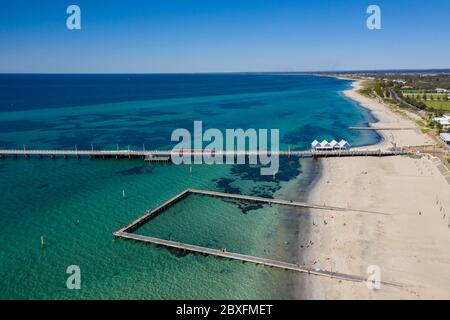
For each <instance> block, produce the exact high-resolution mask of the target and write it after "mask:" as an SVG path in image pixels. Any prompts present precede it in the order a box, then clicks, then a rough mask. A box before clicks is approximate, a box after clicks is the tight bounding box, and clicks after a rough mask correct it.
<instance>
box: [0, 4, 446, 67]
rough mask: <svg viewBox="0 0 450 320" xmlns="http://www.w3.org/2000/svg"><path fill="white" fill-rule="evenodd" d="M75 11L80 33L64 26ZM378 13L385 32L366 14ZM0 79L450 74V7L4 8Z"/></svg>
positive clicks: (0, 31)
mask: <svg viewBox="0 0 450 320" xmlns="http://www.w3.org/2000/svg"><path fill="white" fill-rule="evenodd" d="M70 4H77V5H79V6H80V8H81V18H82V30H79V31H78V30H77V31H69V30H67V28H66V18H67V14H66V8H67V6H68V5H70ZM370 4H377V5H379V6H380V7H381V9H382V28H383V29H382V30H376V31H371V30H368V29H367V28H366V19H367V17H368V15H367V14H366V9H367V7H368V5H370ZM0 5H1V7H0V72H216V71H217V72H220V71H319V70H349V69H350V70H354V69H390V68H449V67H450V1H449V0H373V1H365V0H314V1H313V0H310V1H302V0H292V1H283V0H265V1H264V0H258V1H256V0H255V1H250V0H248V1H246V0H240V1H237V0H236V1H235V0H227V1H225V0H146V1H144V0H142V1H139V0H134V1H133V0H114V1H112V0H110V1H107V0H71V1H66V0H45V1H43V0H42V1H41V0H28V1H24V0H14V1H6V0H0Z"/></svg>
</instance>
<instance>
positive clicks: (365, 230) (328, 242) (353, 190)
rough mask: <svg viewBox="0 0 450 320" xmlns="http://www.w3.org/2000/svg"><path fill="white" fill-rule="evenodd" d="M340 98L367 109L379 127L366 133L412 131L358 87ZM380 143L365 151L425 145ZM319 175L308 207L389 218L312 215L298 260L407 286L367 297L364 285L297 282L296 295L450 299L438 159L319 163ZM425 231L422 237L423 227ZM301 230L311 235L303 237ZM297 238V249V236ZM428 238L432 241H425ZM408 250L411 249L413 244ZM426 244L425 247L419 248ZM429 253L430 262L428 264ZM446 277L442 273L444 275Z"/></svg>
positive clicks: (418, 138)
mask: <svg viewBox="0 0 450 320" xmlns="http://www.w3.org/2000/svg"><path fill="white" fill-rule="evenodd" d="M345 80H353V81H354V82H353V83H352V88H350V89H348V90H345V91H343V92H342V93H343V95H344V96H345V97H346V98H348V99H351V100H353V101H354V102H356V103H357V104H358V105H359V106H360V107H362V108H364V109H367V110H368V111H369V112H370V113H371V114H372V116H373V117H374V118H375V119H376V120H377V121H376V122H374V123H370V126H371V127H374V128H377V127H383V126H385V127H394V128H395V127H402V126H409V127H414V128H417V126H416V124H415V123H414V122H413V121H411V120H409V119H404V118H402V117H400V116H399V115H397V114H395V113H394V112H393V111H392V110H390V109H389V108H388V107H387V106H385V105H383V104H382V103H380V102H378V101H374V100H372V99H370V98H368V97H365V96H363V95H361V94H359V93H358V90H359V88H360V87H361V80H355V79H347V78H345ZM377 133H378V135H379V136H380V137H382V140H381V141H379V142H378V143H376V144H372V145H370V146H371V147H378V148H386V147H389V146H391V143H395V144H396V145H397V146H399V147H402V146H413V145H423V144H431V143H432V140H431V139H430V138H428V137H426V136H424V135H423V134H422V133H421V132H420V130H419V129H417V130H404V131H403V130H391V131H389V130H377ZM320 163H321V173H320V176H319V178H318V179H317V181H316V182H314V184H313V185H312V186H311V190H310V192H309V194H308V201H309V202H311V203H320V204H322V203H326V204H329V205H335V206H345V207H349V208H360V209H369V208H370V209H376V210H377V211H380V212H390V213H392V218H391V217H389V218H380V217H374V216H369V215H366V216H364V215H361V214H357V215H352V214H350V213H348V214H342V215H336V214H333V213H326V212H325V213H320V212H317V211H313V210H311V211H310V217H311V219H310V220H311V222H308V221H307V220H305V219H300V221H299V224H300V229H301V230H305V232H306V233H307V234H308V238H309V241H312V242H313V243H314V246H311V248H309V249H308V250H305V249H304V248H300V247H299V248H298V251H299V252H298V256H299V257H302V258H303V259H304V261H305V262H306V263H307V264H309V265H311V264H312V266H313V267H317V268H321V269H331V270H333V271H334V270H335V271H337V272H346V273H351V274H359V275H365V274H366V271H367V267H368V266H369V265H377V266H379V267H380V269H381V272H382V277H383V280H388V281H396V282H400V283H406V284H407V285H406V286H404V287H401V288H387V287H386V288H381V290H375V291H373V290H368V289H367V287H366V285H365V284H361V283H360V284H352V283H350V284H349V283H339V282H338V281H337V280H329V279H317V278H316V277H299V279H298V281H297V296H298V297H299V298H307V299H393V298H394V299H395V298H404V299H417V298H446V299H448V298H450V290H449V288H450V273H449V272H447V273H446V272H445V270H449V268H450V230H449V227H448V224H449V223H450V221H447V218H448V217H449V216H450V212H445V209H446V208H450V186H449V184H448V183H447V181H446V180H445V179H444V177H443V176H442V174H440V172H439V170H438V169H437V165H438V164H437V163H436V159H434V158H433V157H431V156H422V157H420V158H417V159H412V158H408V157H403V156H399V157H392V158H383V159H381V158H346V159H344V158H328V159H321V160H320ZM425 225H426V226H427V227H428V228H427V229H426V230H425V231H424V230H422V229H423V227H424V226H425ZM306 230H309V232H307V231H306ZM301 233H302V232H300V235H299V243H301V241H302V240H304V239H302V236H301ZM430 238H431V239H432V240H430ZM411 243H414V245H411ZM425 244H426V245H425ZM430 254H431V255H433V254H434V255H435V256H433V258H431V259H430ZM443 270H444V271H443Z"/></svg>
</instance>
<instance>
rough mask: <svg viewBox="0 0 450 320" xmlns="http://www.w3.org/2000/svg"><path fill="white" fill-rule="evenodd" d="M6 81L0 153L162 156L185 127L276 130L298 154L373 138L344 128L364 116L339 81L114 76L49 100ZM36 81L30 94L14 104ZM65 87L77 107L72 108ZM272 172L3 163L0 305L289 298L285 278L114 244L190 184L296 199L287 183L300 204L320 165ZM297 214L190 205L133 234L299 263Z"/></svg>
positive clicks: (211, 202) (306, 163) (0, 87)
mask: <svg viewBox="0 0 450 320" xmlns="http://www.w3.org/2000/svg"><path fill="white" fill-rule="evenodd" d="M5 77H6V78H5ZM7 77H8V76H2V77H1V78H0V93H1V94H0V97H1V98H0V148H6V147H19V148H22V146H23V145H24V144H25V145H26V147H27V148H30V149H31V148H64V149H73V148H74V147H75V145H77V147H78V148H79V149H81V148H90V147H91V144H93V145H94V146H95V147H96V148H105V149H106V148H116V147H117V144H118V145H119V147H120V148H126V147H127V146H128V145H130V146H131V148H142V147H143V146H142V145H143V144H145V148H146V149H157V148H159V149H162V148H167V147H170V146H171V143H170V133H171V131H172V130H174V129H176V128H187V129H191V130H192V127H193V121H194V120H202V121H203V123H204V126H205V127H206V128H207V127H217V128H219V129H225V128H244V129H246V128H280V138H281V143H282V145H283V147H285V148H286V147H287V145H290V146H291V147H292V148H293V149H294V148H298V149H304V148H307V147H308V145H309V143H310V142H311V140H313V139H331V138H336V139H341V138H344V139H348V140H349V141H350V142H351V143H352V144H353V145H357V144H368V143H373V142H375V141H377V139H378V136H376V135H375V134H374V133H373V132H370V131H367V132H357V131H349V130H347V127H348V126H353V125H364V124H366V123H367V121H371V120H372V118H371V117H370V115H369V114H368V113H367V112H366V111H365V110H363V109H361V108H360V107H358V105H356V104H355V103H353V102H351V101H348V100H347V99H345V98H344V97H343V96H342V95H341V94H340V91H342V90H344V89H346V88H348V86H349V82H348V81H342V80H337V79H332V78H321V77H311V76H304V75H289V76H286V75H232V76H230V75H227V76H220V75H203V76H202V77H201V78H191V77H189V76H182V75H180V76H178V78H170V77H169V78H167V76H163V75H160V78H158V77H157V76H156V75H155V76H149V77H151V79H150V80H149V79H147V78H145V77H144V79H143V80H142V79H134V80H132V83H133V84H134V86H129V85H128V86H124V85H122V81H125V80H124V79H123V78H120V77H118V76H116V78H114V77H115V76H109V77H110V78H108V79H107V81H106V80H104V79H99V80H98V81H96V82H92V79H87V80H86V79H83V78H81V79H77V81H78V82H77V81H75V80H74V79H72V78H70V77H71V76H66V77H67V78H62V79H58V81H57V82H56V83H57V84H58V86H59V87H60V88H59V89H55V88H57V87H58V86H57V87H55V86H56V84H55V81H54V79H50V80H48V79H42V80H41V81H37V80H36V79H35V78H33V77H31V78H26V76H24V77H25V78H24V79H15V78H14V79H13V80H14V81H12V80H11V81H8V78H7ZM11 77H12V76H11ZM78 77H80V76H78ZM85 77H89V76H85ZM117 77H118V78H117ZM130 77H131V76H130ZM154 77H156V78H154ZM186 77H187V78H186ZM205 77H206V78H205ZM208 77H209V78H208ZM25 80H26V81H25ZM83 80H84V81H85V83H87V84H88V85H85V86H82V85H81V84H82V83H83ZM88 80H89V81H88ZM144 80H145V81H144ZM33 81H37V82H38V83H39V88H40V90H35V89H33V90H30V92H31V94H29V95H27V96H26V97H24V94H25V93H26V91H27V89H28V88H29V87H30V83H33ZM102 81H106V82H105V83H103V82H102ZM93 83H95V85H94V84H93ZM155 83H157V84H158V85H156V84H155ZM25 84H26V85H25ZM11 86H13V87H14V86H15V87H14V88H15V89H14V88H11ZM16 87H17V88H16ZM71 87H74V88H77V90H75V91H77V93H79V94H83V93H84V95H83V97H84V98H83V99H82V98H80V97H78V98H76V97H75V98H73V99H69V98H68V95H70V94H69V93H68V92H70V90H69V89H70V88H71ZM209 87H210V88H211V89H210V90H209V89H208V88H209ZM80 88H81V89H80ZM105 88H109V89H108V90H107V89H105ZM133 88H136V90H135V91H136V92H134V91H133ZM170 88H177V91H176V92H173V91H171V90H169V89H170ZM158 90H159V91H158ZM11 92H12V93H11ZM14 92H16V93H17V94H16V95H14ZM50 92H55V94H54V95H52V96H49V94H50ZM96 92H98V94H96ZM158 92H163V93H164V94H160V95H158ZM44 93H45V94H44ZM46 96H48V98H47V100H46V98H45V97H46ZM86 97H88V98H89V99H88V98H86ZM15 99H16V100H15ZM77 99H78V100H77ZM14 101H17V103H15V102H14ZM46 101H47V103H46ZM58 101H59V102H60V106H58ZM89 101H92V103H91V104H89ZM280 166H281V169H280V172H279V174H278V175H277V179H276V180H275V181H274V180H273V179H272V177H263V176H260V175H259V168H257V167H250V166H246V165H240V166H237V165H216V166H207V165H196V166H194V167H193V172H192V174H190V173H189V166H176V165H152V164H144V163H142V161H140V160H120V161H116V160H88V159H82V160H75V159H67V160H64V159H54V160H51V159H41V160H40V159H29V160H25V159H17V160H14V159H4V160H1V161H0V219H1V220H0V242H1V243H2V250H1V251H0V276H1V278H0V298H2V299H16V298H24V299H91V298H95V299H97V298H98V299H212V298H215V299H220V298H231V299H240V298H246V299H253V298H261V299H262V298H293V297H294V292H293V288H292V277H294V276H296V275H293V274H291V273H287V272H284V271H278V270H275V269H270V268H265V267H262V266H255V265H252V264H248V263H246V264H243V263H240V262H236V261H228V260H224V259H217V258H214V257H204V256H202V255H195V254H187V255H183V254H181V253H180V252H178V251H176V250H168V249H165V248H161V247H156V246H152V245H144V244H140V243H135V242H132V241H125V240H118V239H117V240H114V239H113V236H112V232H113V231H115V230H117V229H119V228H120V227H122V226H123V225H125V224H127V223H129V222H130V221H132V220H133V219H135V218H136V217H138V216H140V215H142V213H143V212H145V210H147V209H150V208H152V207H154V206H156V205H157V204H160V203H162V202H163V201H165V200H167V199H168V198H170V197H171V196H173V195H175V194H176V193H178V192H181V191H182V190H184V189H186V188H188V187H190V188H199V189H208V190H218V191H224V192H233V193H243V194H253V195H260V196H279V197H292V195H290V194H288V193H286V192H285V187H286V186H287V185H288V184H289V183H290V182H292V180H293V179H297V180H298V181H296V182H295V183H296V185H295V188H296V189H297V191H298V194H301V193H302V192H305V190H306V188H307V186H308V183H309V182H310V181H311V179H312V178H313V174H311V173H312V172H313V170H314V168H315V167H316V164H315V163H314V162H313V161H312V160H302V161H301V162H298V161H290V162H288V161H282V163H281V164H280ZM122 190H125V193H126V197H125V198H123V196H122ZM298 214H304V213H302V212H300V211H298V212H293V211H288V210H286V209H283V208H279V207H277V206H273V207H270V206H261V207H259V206H257V207H254V204H245V203H235V202H227V201H223V200H220V199H215V198H209V197H202V196H193V197H189V198H187V199H185V200H184V201H183V202H180V203H179V204H177V205H176V206H174V207H172V208H170V209H169V210H168V211H167V212H165V213H163V214H162V215H160V216H158V217H157V218H156V219H155V220H153V221H151V222H150V223H148V224H146V225H145V226H143V227H142V228H140V229H139V230H138V231H137V232H138V233H142V234H149V235H155V236H161V237H165V238H170V239H176V240H177V241H187V242H189V243H193V244H200V245H211V246H215V247H216V246H217V247H226V248H227V249H228V250H229V251H236V252H241V253H246V254H254V255H258V256H267V257H269V258H276V259H281V260H284V261H295V260H296V259H297V248H296V243H295V241H296V236H297V232H298V225H297V224H296V221H297V219H296V217H297V215H298ZM41 236H44V239H45V243H46V248H45V249H41V248H40V237H41ZM69 265H79V266H80V268H81V279H82V280H81V281H82V289H81V290H68V289H66V279H67V276H68V275H67V274H66V268H67V267H68V266H69Z"/></svg>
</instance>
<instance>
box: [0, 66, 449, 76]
mask: <svg viewBox="0 0 450 320" xmlns="http://www.w3.org/2000/svg"><path fill="white" fill-rule="evenodd" d="M407 71H411V72H424V71H441V72H442V71H449V72H450V67H443V68H417V69H415V68H399V69H392V68H382V69H342V70H322V71H320V70H317V71H301V70H298V71H280V70H273V71H186V72H114V71H112V72H1V71H0V75H12V74H23V75H157V74H270V73H277V74H282V73H287V74H306V75H307V74H336V73H352V72H353V73H364V72H366V73H377V72H407Z"/></svg>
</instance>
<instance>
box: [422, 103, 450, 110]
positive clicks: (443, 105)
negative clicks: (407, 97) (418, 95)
mask: <svg viewBox="0 0 450 320" xmlns="http://www.w3.org/2000/svg"><path fill="white" fill-rule="evenodd" d="M424 103H425V104H426V105H427V107H429V108H433V109H435V110H444V111H450V101H425V102H424Z"/></svg>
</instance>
